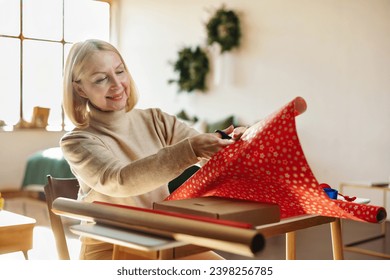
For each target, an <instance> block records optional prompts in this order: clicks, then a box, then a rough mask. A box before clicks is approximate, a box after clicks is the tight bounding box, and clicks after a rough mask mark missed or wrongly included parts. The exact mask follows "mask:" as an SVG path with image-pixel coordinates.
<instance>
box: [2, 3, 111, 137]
mask: <svg viewBox="0 0 390 280" xmlns="http://www.w3.org/2000/svg"><path fill="white" fill-rule="evenodd" d="M61 1H62V30H61V39H60V40H51V39H42V38H34V37H27V36H24V34H23V0H19V13H20V19H19V24H20V26H19V35H6V34H1V33H0V38H11V39H18V40H19V46H20V48H19V63H20V69H19V70H20V72H19V78H20V81H19V122H18V123H17V124H9V125H8V126H9V127H11V126H12V127H13V129H11V131H13V130H15V129H25V128H30V126H29V124H28V122H27V121H25V119H24V112H23V105H24V92H23V65H24V64H23V62H24V58H23V56H24V51H23V46H24V41H25V40H31V41H35V42H48V43H57V44H58V43H59V44H61V49H62V57H61V60H62V69H61V71H63V69H64V65H65V48H66V44H73V43H74V42H71V41H66V40H65V1H66V0H61ZM92 1H98V2H105V3H108V4H109V18H110V23H109V32H110V34H109V36H110V37H111V36H112V34H111V33H112V10H113V8H112V6H113V1H114V0H92ZM65 126H66V124H65V114H64V109H63V107H62V105H61V128H60V129H55V130H56V131H57V130H59V131H65ZM45 130H47V127H46V128H45Z"/></svg>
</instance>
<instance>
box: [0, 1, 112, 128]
mask: <svg viewBox="0 0 390 280" xmlns="http://www.w3.org/2000/svg"><path fill="white" fill-rule="evenodd" d="M109 37H110V4H109V1H108V0H107V1H97V0H0V61H1V63H0V77H1V88H0V100H1V102H0V121H1V120H2V121H4V122H5V124H6V125H7V128H11V129H12V127H13V126H14V125H18V126H22V127H28V126H29V125H30V124H29V123H31V120H32V117H33V114H34V107H42V108H48V109H50V110H49V117H48V126H47V129H48V130H61V129H64V128H67V127H68V126H69V127H71V124H70V122H69V121H68V120H66V119H65V117H64V114H63V111H62V107H61V101H62V71H63V66H64V64H65V61H66V56H67V54H68V52H69V49H70V47H71V46H72V44H73V43H74V42H77V41H80V40H85V39H88V38H97V39H102V40H105V41H109Z"/></svg>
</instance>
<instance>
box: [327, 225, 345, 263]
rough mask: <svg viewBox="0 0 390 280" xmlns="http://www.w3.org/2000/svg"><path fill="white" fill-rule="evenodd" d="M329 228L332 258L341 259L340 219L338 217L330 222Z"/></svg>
mask: <svg viewBox="0 0 390 280" xmlns="http://www.w3.org/2000/svg"><path fill="white" fill-rule="evenodd" d="M330 229H331V234H332V249H333V259H334V260H343V259H344V252H343V239H342V235H341V221H340V219H339V218H337V219H336V220H335V221H334V222H331V223H330Z"/></svg>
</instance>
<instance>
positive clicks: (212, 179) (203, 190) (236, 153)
mask: <svg viewBox="0 0 390 280" xmlns="http://www.w3.org/2000/svg"><path fill="white" fill-rule="evenodd" d="M305 110H306V102H305V100H304V99H303V98H302V97H297V98H295V99H293V100H292V101H291V102H289V103H288V104H286V105H285V106H283V107H281V108H280V109H279V110H277V111H276V112H274V113H273V114H271V115H269V116H268V117H267V118H265V119H264V120H262V121H260V122H258V123H256V124H254V125H253V126H251V127H250V128H248V129H247V130H246V132H245V133H244V135H243V136H242V137H241V139H240V140H238V141H236V142H235V143H233V144H231V145H229V146H227V147H226V148H224V149H222V150H221V151H219V152H218V153H217V154H215V155H214V156H213V157H212V158H211V159H210V160H209V161H208V162H207V163H206V164H205V165H204V166H203V167H202V168H201V169H200V170H199V171H197V172H196V173H195V174H194V175H193V176H192V177H191V178H190V179H188V180H187V181H186V182H184V183H183V184H182V185H181V186H180V187H179V188H177V189H176V190H175V191H174V192H173V193H172V194H171V195H170V196H168V197H167V200H174V199H188V198H195V197H202V196H219V197H225V198H234V199H243V200H250V201H257V202H262V203H276V204H278V205H279V207H280V211H281V218H287V217H292V216H298V215H303V214H314V215H322V216H330V217H338V218H346V219H352V220H358V221H367V222H372V223H379V222H382V221H384V220H385V218H386V210H385V209H384V208H383V207H380V206H374V205H363V204H356V203H353V202H344V201H343V202H339V201H336V200H332V199H330V198H329V197H328V196H327V195H326V193H325V192H324V190H323V188H322V187H321V186H320V184H319V183H318V181H317V179H316V178H315V176H314V174H313V172H312V171H311V168H310V166H309V164H308V163H307V160H306V158H305V155H304V152H303V149H302V147H301V144H300V142H299V138H298V134H297V130H296V123H295V117H296V116H298V115H300V114H302V113H303V112H305ZM319 145H320V144H319ZM319 148H320V146H319Z"/></svg>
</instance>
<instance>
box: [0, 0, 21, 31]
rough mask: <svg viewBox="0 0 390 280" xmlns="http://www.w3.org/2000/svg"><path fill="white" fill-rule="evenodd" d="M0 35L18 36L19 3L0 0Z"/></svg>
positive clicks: (11, 0) (12, 0) (13, 0)
mask: <svg viewBox="0 0 390 280" xmlns="http://www.w3.org/2000/svg"><path fill="white" fill-rule="evenodd" d="M0 34H3V35H13V36H18V35H19V34H20V2H19V1H16V0H0Z"/></svg>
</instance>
